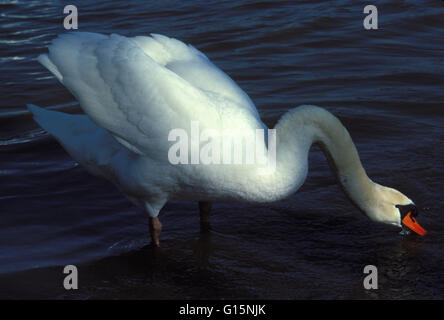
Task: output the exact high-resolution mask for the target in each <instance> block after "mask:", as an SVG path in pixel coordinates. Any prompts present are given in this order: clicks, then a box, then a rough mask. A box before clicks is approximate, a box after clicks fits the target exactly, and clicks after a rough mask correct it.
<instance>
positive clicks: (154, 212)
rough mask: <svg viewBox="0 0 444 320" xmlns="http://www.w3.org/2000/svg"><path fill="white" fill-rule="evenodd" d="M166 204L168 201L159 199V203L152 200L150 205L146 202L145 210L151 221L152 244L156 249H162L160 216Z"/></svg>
mask: <svg viewBox="0 0 444 320" xmlns="http://www.w3.org/2000/svg"><path fill="white" fill-rule="evenodd" d="M165 203H166V200H159V199H157V201H153V200H151V201H150V203H149V202H147V201H145V202H144V207H145V210H146V212H147V213H148V215H149V219H150V220H149V226H150V235H151V240H152V241H151V242H152V244H153V245H154V246H156V247H160V242H159V236H160V232H161V231H162V224H161V223H160V220H159V218H158V215H159V212H160V210H161V209H162V207H163V206H164V205H165Z"/></svg>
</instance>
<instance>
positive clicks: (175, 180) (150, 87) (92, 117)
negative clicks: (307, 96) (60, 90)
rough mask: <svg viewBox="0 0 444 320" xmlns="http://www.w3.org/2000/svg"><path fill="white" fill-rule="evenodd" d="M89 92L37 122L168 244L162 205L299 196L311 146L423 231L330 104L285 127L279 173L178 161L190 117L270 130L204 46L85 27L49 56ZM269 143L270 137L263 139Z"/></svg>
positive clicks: (372, 198) (395, 221)
mask: <svg viewBox="0 0 444 320" xmlns="http://www.w3.org/2000/svg"><path fill="white" fill-rule="evenodd" d="M38 61H39V62H40V63H41V64H43V66H45V67H46V68H47V69H48V70H49V71H50V72H52V73H53V74H54V76H55V77H57V79H58V80H59V81H60V82H61V83H62V84H63V85H65V86H66V87H67V88H68V89H69V90H70V91H71V92H72V94H73V95H74V96H75V97H76V98H77V99H78V101H79V102H80V105H81V107H82V109H83V110H84V112H85V113H86V115H70V114H65V113H61V112H56V111H49V110H45V109H42V108H39V107H37V106H34V105H28V108H29V110H30V111H31V112H32V113H33V114H34V118H35V120H36V121H37V122H38V123H39V124H40V125H41V126H42V127H43V128H44V129H45V130H46V131H48V132H49V133H51V134H52V135H53V136H54V137H55V138H56V139H57V140H58V141H59V142H60V143H61V144H62V146H63V147H64V148H65V149H66V150H67V151H68V153H69V154H70V155H71V156H72V157H73V158H74V159H75V160H76V161H77V162H79V163H80V164H82V165H83V166H84V167H85V168H86V169H87V170H88V171H89V172H90V173H92V174H94V175H98V176H102V177H104V178H106V179H108V180H110V181H111V182H113V183H114V184H116V185H117V186H118V187H119V188H120V190H121V191H122V192H123V193H124V194H125V195H126V196H127V197H128V198H129V199H130V200H131V201H132V202H133V203H135V204H138V205H141V206H142V207H143V208H144V209H145V211H146V212H147V213H148V215H149V218H150V233H151V238H152V242H153V243H154V245H156V246H159V234H160V231H161V228H162V225H161V223H160V221H159V219H158V214H159V211H160V210H161V209H162V207H163V206H164V205H165V203H166V202H167V201H168V200H169V199H185V200H195V201H199V208H200V212H201V222H202V223H203V224H207V223H208V222H209V212H210V207H211V203H210V201H215V200H237V201H247V202H271V201H277V200H279V199H283V198H285V197H287V196H289V195H291V194H292V193H294V192H296V191H297V190H298V189H299V187H300V186H301V185H302V184H303V182H304V180H305V178H306V176H307V171H308V152H309V149H310V147H311V145H312V144H313V143H318V144H320V145H321V147H322V149H323V151H324V153H325V154H326V156H327V158H328V159H329V162H330V165H331V167H332V169H333V170H334V171H335V172H336V174H337V177H338V180H339V182H340V183H341V184H342V187H343V189H344V191H345V193H346V194H347V195H348V196H349V198H350V199H351V200H352V201H353V202H354V203H355V204H356V205H357V206H358V207H359V208H360V209H361V210H362V211H363V212H364V213H365V214H366V215H367V216H368V217H369V218H370V219H371V220H373V221H377V222H382V223H386V224H390V225H395V226H398V227H402V226H403V225H404V226H405V227H408V228H410V229H411V230H413V231H415V232H416V233H418V234H421V235H424V234H425V230H424V229H422V228H421V227H420V226H419V224H418V223H417V222H416V220H415V219H414V218H413V216H415V215H416V214H417V210H416V207H415V205H414V203H413V201H412V200H410V199H409V198H408V197H406V196H405V195H403V194H402V193H401V192H399V191H397V190H395V189H392V188H388V187H384V186H382V185H379V184H377V183H374V182H373V181H372V180H370V179H369V178H368V176H367V174H366V172H365V170H364V168H363V167H362V165H361V161H360V159H359V156H358V152H357V150H356V148H355V146H354V144H353V142H352V139H351V137H350V135H349V133H348V131H347V130H346V129H345V128H344V126H343V125H342V124H341V122H340V121H339V120H338V119H337V118H336V117H335V116H333V115H332V114H331V113H329V112H328V111H326V110H324V109H322V108H319V107H315V106H301V107H298V108H295V109H292V110H290V111H288V112H287V113H286V114H285V115H284V116H283V117H282V118H281V119H280V120H279V122H278V124H277V125H276V127H275V129H276V169H275V170H273V171H270V172H268V173H267V172H266V173H263V172H262V174H259V171H258V170H259V168H258V165H254V164H253V165H251V164H248V165H247V164H241V165H239V164H231V165H229V164H228V165H227V164H178V165H173V164H172V163H171V162H170V161H168V149H169V147H170V146H171V142H170V141H168V134H169V132H170V131H171V130H172V129H174V128H184V129H185V130H190V121H193V120H195V121H198V122H199V125H200V126H201V127H202V126H203V127H204V128H210V129H213V130H216V132H220V131H222V130H224V129H227V128H242V129H251V130H255V129H267V128H266V126H265V125H264V124H263V123H262V121H261V119H260V117H259V114H258V112H257V110H256V107H255V106H254V104H253V102H252V101H251V100H250V98H249V97H248V96H247V94H246V93H245V92H244V91H242V90H241V89H240V88H239V87H238V86H237V85H236V84H235V83H234V81H233V80H232V79H231V78H230V77H229V76H228V75H226V74H225V73H224V72H222V71H221V70H220V69H219V68H217V67H216V66H215V65H214V64H213V63H211V62H210V61H209V59H208V58H207V57H206V56H205V55H204V54H203V53H201V52H200V51H198V50H197V49H195V48H194V47H192V46H191V45H186V44H184V43H183V42H181V41H179V40H176V39H172V38H168V37H166V36H162V35H157V34H152V35H151V36H150V37H145V36H138V37H134V38H127V37H124V36H120V35H116V34H112V35H109V36H108V35H102V34H95V33H84V32H75V33H69V34H65V35H61V36H59V37H58V38H56V39H54V40H53V41H52V43H51V45H50V46H49V53H48V54H43V55H40V56H39V57H38ZM262 143H263V144H266V141H262Z"/></svg>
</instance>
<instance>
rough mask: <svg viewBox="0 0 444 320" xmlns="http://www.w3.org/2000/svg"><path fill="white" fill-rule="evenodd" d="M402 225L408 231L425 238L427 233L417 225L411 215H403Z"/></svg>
mask: <svg viewBox="0 0 444 320" xmlns="http://www.w3.org/2000/svg"><path fill="white" fill-rule="evenodd" d="M402 224H403V225H405V226H406V227H407V228H409V229H410V230H412V231H414V232H416V233H417V234H419V235H420V236H425V235H426V234H427V231H425V230H424V229H423V228H422V227H421V226H420V225H419V223H418V222H417V221H416V220H415V218H413V217H412V213H411V212H409V213H407V214H406V215H405V217H404V219H402Z"/></svg>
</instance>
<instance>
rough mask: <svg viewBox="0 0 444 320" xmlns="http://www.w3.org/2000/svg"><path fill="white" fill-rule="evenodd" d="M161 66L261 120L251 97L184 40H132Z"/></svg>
mask: <svg viewBox="0 0 444 320" xmlns="http://www.w3.org/2000/svg"><path fill="white" fill-rule="evenodd" d="M132 39H133V40H134V41H135V42H136V43H137V44H138V45H139V46H140V47H141V48H142V50H143V51H144V52H145V53H146V54H147V55H148V56H150V57H151V58H152V59H153V60H154V61H156V62H157V63H158V64H160V65H162V66H164V67H165V68H167V69H169V70H171V71H173V72H174V73H176V74H178V75H179V76H181V77H182V78H183V79H185V80H187V81H188V82H189V83H190V84H192V85H193V86H195V87H197V88H200V89H202V90H205V91H210V92H213V93H217V94H218V95H220V96H223V97H225V98H227V99H230V100H233V101H235V102H236V103H237V104H238V105H239V107H241V108H245V109H247V110H248V111H250V112H251V113H252V114H254V115H255V116H256V117H258V118H259V114H258V112H257V109H256V107H255V105H254V104H253V102H252V101H251V99H250V97H248V95H247V94H246V93H245V92H244V91H243V90H242V89H241V88H240V87H239V86H238V85H237V84H236V83H235V82H234V81H233V80H232V79H231V78H230V77H229V76H228V75H227V74H226V73H225V72H223V71H222V70H220V69H219V68H218V67H217V66H215V65H214V64H213V63H212V62H211V61H210V60H209V59H208V58H207V56H206V55H205V54H203V53H202V52H200V51H199V50H197V49H196V48H194V47H193V46H192V45H190V44H189V45H186V44H185V43H183V42H182V41H179V40H177V39H174V38H168V37H166V36H163V35H160V34H151V37H145V36H138V37H134V38H132Z"/></svg>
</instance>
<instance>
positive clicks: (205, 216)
mask: <svg viewBox="0 0 444 320" xmlns="http://www.w3.org/2000/svg"><path fill="white" fill-rule="evenodd" d="M210 211H211V202H208V201H199V212H200V230H201V231H202V232H207V231H209V230H210Z"/></svg>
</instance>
